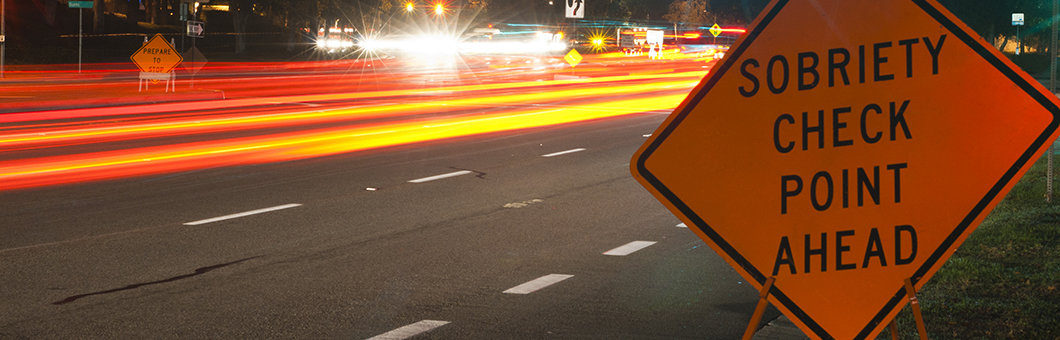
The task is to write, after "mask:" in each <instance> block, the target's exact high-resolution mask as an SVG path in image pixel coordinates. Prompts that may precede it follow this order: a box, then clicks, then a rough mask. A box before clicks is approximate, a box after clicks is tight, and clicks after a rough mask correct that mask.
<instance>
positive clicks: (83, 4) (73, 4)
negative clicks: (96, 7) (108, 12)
mask: <svg viewBox="0 0 1060 340" xmlns="http://www.w3.org/2000/svg"><path fill="white" fill-rule="evenodd" d="M70 8H92V1H70Z"/></svg>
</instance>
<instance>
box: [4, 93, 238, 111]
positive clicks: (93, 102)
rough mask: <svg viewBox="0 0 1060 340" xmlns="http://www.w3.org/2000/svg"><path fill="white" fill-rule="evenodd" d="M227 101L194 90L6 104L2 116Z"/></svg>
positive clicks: (223, 96)
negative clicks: (112, 107)
mask: <svg viewBox="0 0 1060 340" xmlns="http://www.w3.org/2000/svg"><path fill="white" fill-rule="evenodd" d="M221 99H225V93H224V91H217V90H193V91H185V92H177V93H167V94H148V95H136V96H124V97H116V98H115V97H100V98H79V99H63V100H52V101H47V102H39V101H37V102H31V101H25V102H15V103H6V104H4V107H3V108H0V114H16V113H32V112H40V111H54V110H68V109H86V108H99V107H111V106H128V105H145V104H159V103H174V102H188V101H203V100H221Z"/></svg>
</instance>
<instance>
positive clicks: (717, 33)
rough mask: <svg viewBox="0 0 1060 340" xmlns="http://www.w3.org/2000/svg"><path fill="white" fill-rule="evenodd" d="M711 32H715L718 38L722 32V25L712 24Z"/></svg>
mask: <svg viewBox="0 0 1060 340" xmlns="http://www.w3.org/2000/svg"><path fill="white" fill-rule="evenodd" d="M710 34H713V35H714V37H715V38H717V37H718V35H720V34H721V26H718V24H714V26H710Z"/></svg>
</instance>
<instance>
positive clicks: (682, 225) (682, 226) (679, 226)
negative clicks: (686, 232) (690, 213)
mask: <svg viewBox="0 0 1060 340" xmlns="http://www.w3.org/2000/svg"><path fill="white" fill-rule="evenodd" d="M677 227H678V228H688V226H687V225H685V224H684V223H681V224H678V225H677Z"/></svg>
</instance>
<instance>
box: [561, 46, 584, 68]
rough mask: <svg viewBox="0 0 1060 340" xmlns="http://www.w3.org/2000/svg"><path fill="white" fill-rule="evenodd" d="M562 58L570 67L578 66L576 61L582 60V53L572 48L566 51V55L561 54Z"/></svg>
mask: <svg viewBox="0 0 1060 340" xmlns="http://www.w3.org/2000/svg"><path fill="white" fill-rule="evenodd" d="M563 60H566V61H567V63H568V64H570V67H575V66H578V63H581V62H582V54H581V53H578V50H575V49H572V50H570V52H567V55H566V56H563Z"/></svg>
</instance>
